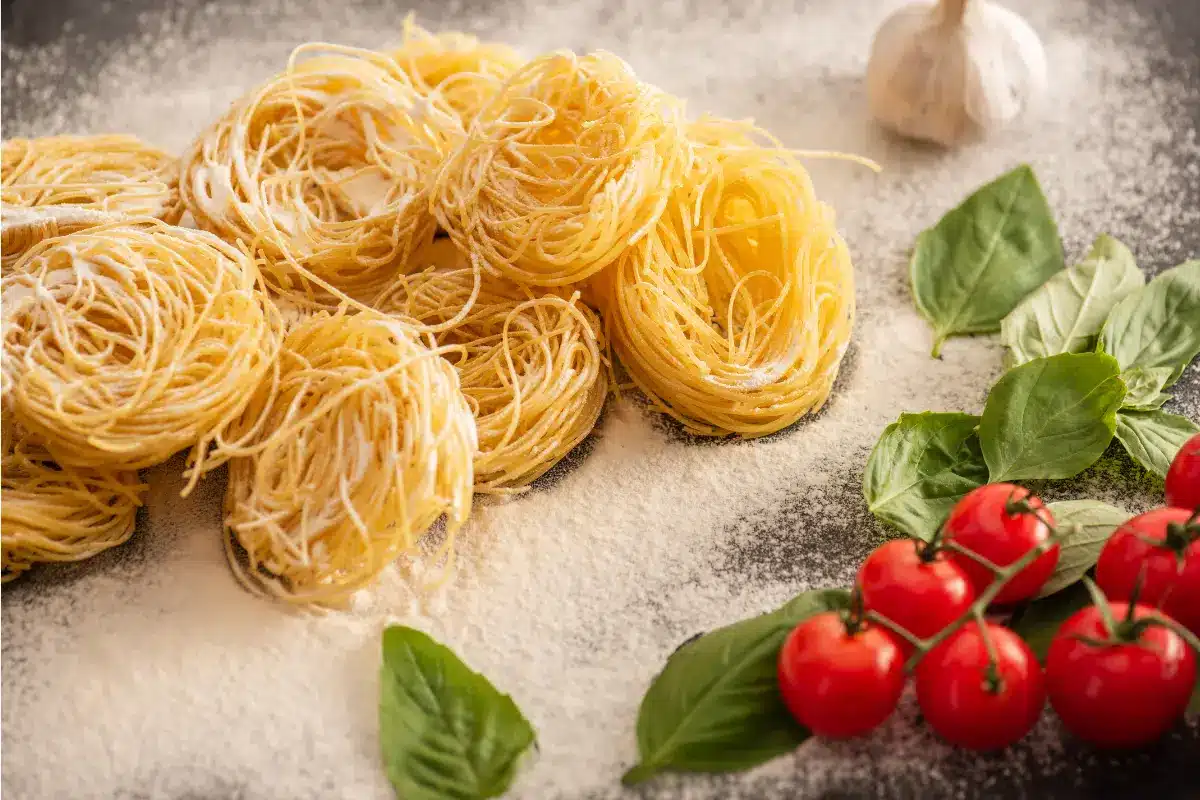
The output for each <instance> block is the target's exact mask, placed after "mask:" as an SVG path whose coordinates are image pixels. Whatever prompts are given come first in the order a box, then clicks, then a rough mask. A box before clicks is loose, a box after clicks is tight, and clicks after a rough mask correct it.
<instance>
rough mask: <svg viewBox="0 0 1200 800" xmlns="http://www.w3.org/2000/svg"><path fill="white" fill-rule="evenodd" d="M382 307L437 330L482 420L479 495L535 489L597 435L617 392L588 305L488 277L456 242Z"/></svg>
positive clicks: (427, 256) (435, 252) (437, 245)
mask: <svg viewBox="0 0 1200 800" xmlns="http://www.w3.org/2000/svg"><path fill="white" fill-rule="evenodd" d="M417 263H418V264H430V265H432V266H430V268H429V269H426V270H424V271H422V272H419V273H415V274H412V275H409V276H406V277H404V278H401V279H400V280H399V281H398V282H397V283H396V284H395V285H394V286H392V287H390V288H389V289H388V290H387V291H386V292H384V294H383V295H382V296H381V297H380V298H379V299H378V300H377V301H376V303H375V305H376V307H377V308H379V309H380V310H382V311H386V312H388V313H391V314H396V315H399V316H401V317H403V318H404V319H406V320H407V321H410V322H413V323H416V325H417V327H418V328H419V329H422V330H426V331H429V332H431V333H433V335H434V337H435V339H436V341H437V343H438V344H439V345H441V346H442V347H444V348H445V349H446V350H447V351H448V352H447V353H446V358H448V359H449V360H450V361H451V362H452V363H454V365H455V366H456V367H457V369H458V373H459V377H460V379H461V381H462V391H463V394H464V395H466V398H467V402H468V403H469V404H470V406H471V410H472V411H473V412H474V414H475V424H476V428H477V429H478V432H479V452H478V454H476V456H475V491H477V492H502V491H509V490H513V489H519V488H522V487H525V486H528V485H529V484H530V483H531V482H532V481H534V480H535V479H537V478H538V477H540V476H541V475H543V474H544V473H545V472H546V471H547V470H549V469H550V468H551V467H553V466H554V465H555V464H557V463H558V462H559V461H561V460H562V459H563V457H565V456H566V455H567V453H569V452H570V451H571V450H572V449H573V448H574V447H575V445H577V444H579V442H581V441H582V440H583V439H584V437H586V436H587V435H588V433H589V432H591V430H592V428H593V427H594V426H595V424H596V420H597V419H598V418H599V416H600V411H601V410H602V409H603V407H604V399H605V396H606V395H607V390H608V385H607V380H606V375H605V370H604V364H603V357H602V353H603V351H604V344H603V340H602V338H601V334H600V322H599V320H598V319H597V318H596V316H595V314H593V313H592V311H591V310H590V309H588V308H587V307H586V306H584V305H583V304H582V303H580V302H579V297H578V293H575V294H574V295H572V296H570V297H568V298H563V297H559V296H556V295H553V294H546V293H545V291H544V290H543V291H541V292H537V291H534V290H533V289H531V288H529V287H522V286H519V285H517V284H514V283H511V282H509V281H505V280H503V279H499V278H494V277H492V276H489V275H486V274H482V273H481V270H479V269H478V268H477V267H475V268H473V267H472V266H470V265H469V263H468V259H467V258H466V257H465V256H464V255H463V254H461V253H460V252H459V251H458V250H457V248H455V246H454V244H453V242H451V241H450V240H449V239H438V240H436V241H435V242H434V243H433V244H432V245H430V247H428V248H426V249H425V250H424V251H423V252H422V253H421V254H419V255H418V258H417Z"/></svg>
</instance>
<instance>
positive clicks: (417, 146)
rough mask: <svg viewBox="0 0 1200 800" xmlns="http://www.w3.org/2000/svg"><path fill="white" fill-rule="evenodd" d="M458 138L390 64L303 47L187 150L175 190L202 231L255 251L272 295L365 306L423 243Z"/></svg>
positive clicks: (345, 51)
mask: <svg viewBox="0 0 1200 800" xmlns="http://www.w3.org/2000/svg"><path fill="white" fill-rule="evenodd" d="M314 53H315V54H316V55H314V56H313V57H310V58H306V59H304V60H301V56H304V55H306V54H314ZM457 138H461V128H460V126H459V122H458V119H457V117H456V116H455V115H454V114H453V113H452V112H451V111H449V110H448V109H446V108H444V107H443V106H442V104H441V103H440V102H431V101H430V100H429V99H427V98H424V97H421V95H420V94H419V93H418V91H417V90H416V88H415V87H414V86H413V84H412V82H411V81H410V80H409V78H408V77H407V76H406V75H405V73H404V72H403V71H402V70H401V69H400V67H399V66H398V65H397V64H396V62H395V61H393V60H392V59H390V58H388V57H387V56H385V55H383V54H380V53H375V52H372V51H369V50H356V49H352V48H341V47H335V46H333V45H305V46H302V47H300V48H297V49H296V50H295V51H294V52H293V54H292V57H291V59H290V61H289V63H288V67H287V70H286V71H285V72H284V73H283V74H281V75H278V76H276V77H274V78H272V79H271V80H269V81H268V82H267V83H266V84H265V85H263V86H261V87H259V88H258V89H256V90H254V91H253V92H251V93H250V94H248V95H246V96H245V97H243V98H242V99H241V100H239V101H238V102H237V103H235V104H234V105H233V107H232V108H231V109H230V110H229V111H228V112H227V113H226V114H225V116H224V117H222V118H221V119H219V120H218V121H217V122H216V123H215V124H214V125H212V127H210V128H209V129H208V130H207V131H206V132H205V133H204V134H202V135H201V137H200V139H199V140H198V141H196V142H195V143H194V144H193V146H192V147H191V149H190V150H189V152H188V154H187V155H186V156H185V157H184V166H183V173H182V177H181V180H180V189H181V193H182V196H183V200H184V203H185V204H186V206H187V208H188V210H189V211H191V213H192V215H193V216H194V217H195V218H196V222H197V224H198V225H199V226H200V227H202V228H204V229H206V230H210V231H212V232H214V233H216V234H218V235H219V236H221V237H222V238H224V239H227V240H229V241H237V240H242V241H244V242H246V243H247V244H249V245H251V246H252V247H253V248H254V249H255V250H256V251H258V252H261V253H262V254H263V255H265V256H266V261H267V263H266V265H265V266H264V268H263V272H264V275H265V277H266V279H267V282H268V284H269V286H270V288H271V289H272V290H274V291H275V292H278V293H281V294H284V295H289V296H290V297H291V299H292V300H293V301H294V302H298V303H303V304H307V305H310V306H311V305H317V306H330V307H332V306H335V305H337V303H338V302H339V301H340V300H342V299H343V298H344V297H345V296H347V295H348V296H350V297H353V298H362V299H364V300H370V299H371V298H372V297H374V296H375V295H376V294H377V293H378V292H379V291H380V290H381V289H382V288H383V287H384V286H385V285H387V284H388V283H390V281H391V280H392V279H393V278H394V277H395V275H396V273H397V271H398V269H399V268H400V266H401V265H402V264H404V263H405V262H406V261H407V260H408V259H409V258H410V257H411V256H412V254H413V252H414V251H415V250H416V248H417V246H418V245H420V244H422V243H424V242H425V241H427V240H429V239H431V238H432V236H433V233H434V229H435V222H434V219H433V216H432V214H431V213H430V211H429V187H430V185H431V183H432V181H433V177H434V174H435V173H436V171H437V169H438V167H439V165H440V164H441V162H442V159H443V157H444V156H445V154H446V152H447V151H448V150H449V148H450V146H451V143H452V142H454V141H457Z"/></svg>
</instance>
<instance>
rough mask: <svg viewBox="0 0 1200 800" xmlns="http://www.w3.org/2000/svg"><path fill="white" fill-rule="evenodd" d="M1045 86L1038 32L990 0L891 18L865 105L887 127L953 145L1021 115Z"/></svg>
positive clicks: (874, 51)
mask: <svg viewBox="0 0 1200 800" xmlns="http://www.w3.org/2000/svg"><path fill="white" fill-rule="evenodd" d="M1045 85H1046V54H1045V51H1044V50H1043V49H1042V43H1041V42H1040V41H1039V40H1038V37H1037V34H1036V33H1035V32H1034V31H1033V28H1031V27H1029V24H1028V23H1027V22H1025V20H1023V19H1021V17H1019V16H1017V15H1016V14H1014V13H1013V12H1011V11H1009V10H1008V9H1007V8H1003V7H1001V6H998V5H995V4H994V3H989V2H987V0H939V2H936V3H932V4H931V3H914V4H912V5H909V6H905V7H904V8H902V9H900V10H899V11H897V12H896V13H895V14H893V15H892V16H890V17H888V18H887V20H886V21H884V23H883V25H882V26H880V28H879V31H878V32H877V33H876V34H875V42H874V44H873V45H872V46H871V58H870V61H869V62H868V64H867V99H868V102H869V103H870V106H871V113H872V114H874V115H875V117H876V119H878V120H879V121H880V122H881V123H882V124H883V125H885V126H887V127H889V128H891V129H893V130H895V131H896V132H897V133H900V134H903V135H904V136H909V137H912V138H914V139H925V140H929V141H934V142H938V143H940V144H943V145H947V146H949V145H954V144H958V143H960V142H963V141H966V140H970V139H974V138H978V137H979V136H981V135H982V134H984V133H986V132H987V131H988V130H991V129H994V128H998V127H1000V126H1002V125H1004V124H1006V123H1008V122H1010V121H1012V120H1013V119H1015V118H1016V117H1017V116H1019V115H1020V114H1021V112H1022V111H1024V110H1025V109H1026V108H1028V107H1029V106H1030V105H1031V104H1032V103H1033V102H1034V101H1035V100H1037V98H1038V97H1039V95H1041V93H1042V92H1043V91H1044V90H1045Z"/></svg>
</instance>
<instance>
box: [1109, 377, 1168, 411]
mask: <svg viewBox="0 0 1200 800" xmlns="http://www.w3.org/2000/svg"><path fill="white" fill-rule="evenodd" d="M1173 373H1174V369H1172V368H1171V367H1134V368H1133V369H1129V370H1126V371H1125V372H1122V373H1121V380H1123V381H1124V382H1125V388H1126V390H1127V391H1126V393H1125V403H1124V405H1123V406H1122V407H1123V408H1132V409H1135V410H1138V411H1153V410H1154V409H1156V408H1162V405H1163V403H1165V402H1167V401H1168V400H1170V399H1171V395H1169V394H1166V393H1164V392H1163V389H1164V388H1165V387H1166V385H1167V382H1168V381H1170V380H1171V377H1172V374H1173Z"/></svg>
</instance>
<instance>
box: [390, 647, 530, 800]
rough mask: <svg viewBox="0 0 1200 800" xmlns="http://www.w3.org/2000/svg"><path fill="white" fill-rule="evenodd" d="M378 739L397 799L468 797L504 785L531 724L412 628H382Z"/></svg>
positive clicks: (462, 799) (525, 744)
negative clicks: (383, 629)
mask: <svg viewBox="0 0 1200 800" xmlns="http://www.w3.org/2000/svg"><path fill="white" fill-rule="evenodd" d="M380 681H381V687H380V692H381V694H380V701H379V736H380V740H381V743H382V745H383V758H384V763H385V764H386V766H387V774H388V778H389V779H390V780H391V782H392V786H394V787H395V789H396V795H397V796H398V797H402V798H404V800H422V798H428V800H435V798H439V799H440V798H453V799H454V800H473V799H474V798H484V797H499V796H500V795H502V794H504V792H505V791H507V790H508V787H509V786H510V785H511V784H512V780H513V776H514V775H515V774H516V769H517V764H518V761H519V760H520V758H521V756H522V754H524V753H525V751H526V750H528V749H529V746H530V745H532V744H533V741H534V731H533V727H532V726H531V725H530V724H529V721H528V720H527V719H525V717H524V715H522V714H521V712H520V710H519V709H518V708H517V706H516V704H515V703H514V702H513V701H512V698H510V697H509V696H508V695H506V694H501V693H500V692H499V691H497V690H496V688H495V687H494V686H492V684H491V683H490V682H489V681H488V679H487V678H485V677H483V676H482V675H480V674H479V673H477V672H473V671H471V669H470V668H469V667H467V665H466V664H464V663H463V662H462V661H460V660H459V659H458V657H457V656H455V655H454V653H453V652H451V651H450V650H449V649H448V648H446V647H444V646H443V645H441V644H438V643H437V642H435V641H434V640H433V639H431V638H430V637H429V636H427V635H425V634H424V633H421V632H420V631H418V630H414V629H412V628H405V627H401V626H393V627H390V628H388V629H387V630H385V631H384V632H383V667H382V669H381V671H380Z"/></svg>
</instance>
